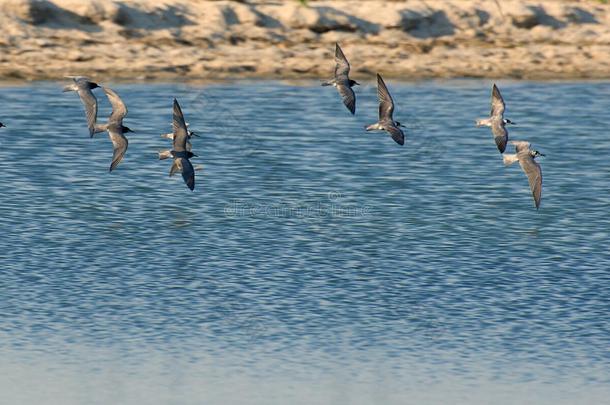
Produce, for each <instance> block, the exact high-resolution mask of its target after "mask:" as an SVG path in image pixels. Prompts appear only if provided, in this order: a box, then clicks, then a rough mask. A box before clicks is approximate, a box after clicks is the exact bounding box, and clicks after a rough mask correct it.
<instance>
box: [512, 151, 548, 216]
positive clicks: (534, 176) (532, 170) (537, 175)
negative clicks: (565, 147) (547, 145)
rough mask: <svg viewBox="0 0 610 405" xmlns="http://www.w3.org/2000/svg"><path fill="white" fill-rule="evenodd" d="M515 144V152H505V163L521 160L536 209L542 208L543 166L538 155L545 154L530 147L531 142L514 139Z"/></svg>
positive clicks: (520, 163)
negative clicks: (537, 160) (538, 159)
mask: <svg viewBox="0 0 610 405" xmlns="http://www.w3.org/2000/svg"><path fill="white" fill-rule="evenodd" d="M511 143H512V144H513V145H515V150H516V152H517V153H515V154H505V155H504V156H503V158H504V164H505V165H507V166H508V165H511V164H513V163H515V162H519V165H520V166H521V169H523V171H524V172H525V174H526V175H527V180H528V182H529V185H530V190H531V191H532V196H533V197H534V204H535V205H536V209H538V208H540V200H541V199H542V168H541V167H540V165H539V164H538V162H536V160H535V159H536V158H537V157H538V156H544V155H543V154H542V153H540V152H538V151H537V150H533V149H530V143H529V142H525V141H512V142H511Z"/></svg>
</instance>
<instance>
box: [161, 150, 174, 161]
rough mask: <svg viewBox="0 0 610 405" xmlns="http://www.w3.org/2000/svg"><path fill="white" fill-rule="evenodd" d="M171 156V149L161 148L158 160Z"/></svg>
mask: <svg viewBox="0 0 610 405" xmlns="http://www.w3.org/2000/svg"><path fill="white" fill-rule="evenodd" d="M171 157H172V151H171V150H162V151H159V160H165V159H169V158H171Z"/></svg>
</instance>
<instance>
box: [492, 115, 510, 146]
mask: <svg viewBox="0 0 610 405" xmlns="http://www.w3.org/2000/svg"><path fill="white" fill-rule="evenodd" d="M491 133H492V134H493V136H494V141H496V146H498V150H499V151H500V153H504V151H505V150H506V143H507V142H508V130H507V129H506V127H505V126H504V122H502V121H501V120H494V121H493V122H492V124H491Z"/></svg>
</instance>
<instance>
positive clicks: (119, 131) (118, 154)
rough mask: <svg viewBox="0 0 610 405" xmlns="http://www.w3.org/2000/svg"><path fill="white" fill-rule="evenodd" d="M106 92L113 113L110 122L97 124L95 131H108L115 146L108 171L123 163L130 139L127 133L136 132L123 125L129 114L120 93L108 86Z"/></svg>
mask: <svg viewBox="0 0 610 405" xmlns="http://www.w3.org/2000/svg"><path fill="white" fill-rule="evenodd" d="M103 89H104V93H106V96H107V97H108V101H110V104H111V105H112V113H111V114H110V117H109V118H108V122H107V123H106V124H100V125H96V126H95V131H94V132H103V131H107V132H108V136H109V137H110V140H111V141H112V146H113V148H114V152H113V154H112V163H111V164H110V169H109V170H108V171H110V172H111V171H113V170H114V169H116V167H117V166H118V165H119V163H121V161H122V160H123V157H124V156H125V152H126V151H127V145H128V143H129V142H128V141H127V138H126V137H125V133H127V132H134V131H133V130H131V129H130V128H128V127H126V126H124V125H123V118H125V116H126V115H127V107H126V106H125V103H123V100H121V98H120V97H119V95H118V94H116V93H115V92H114V90H112V89H109V88H108V87H104V88H103Z"/></svg>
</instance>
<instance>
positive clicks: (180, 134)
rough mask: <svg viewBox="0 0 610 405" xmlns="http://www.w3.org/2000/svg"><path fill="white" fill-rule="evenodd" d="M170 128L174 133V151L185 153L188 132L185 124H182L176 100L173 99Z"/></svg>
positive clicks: (181, 115)
mask: <svg viewBox="0 0 610 405" xmlns="http://www.w3.org/2000/svg"><path fill="white" fill-rule="evenodd" d="M172 128H173V132H174V151H176V152H184V151H186V141H187V140H188V130H187V129H186V123H185V122H184V115H183V114H182V109H181V108H180V104H178V100H176V99H174V119H173V121H172Z"/></svg>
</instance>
